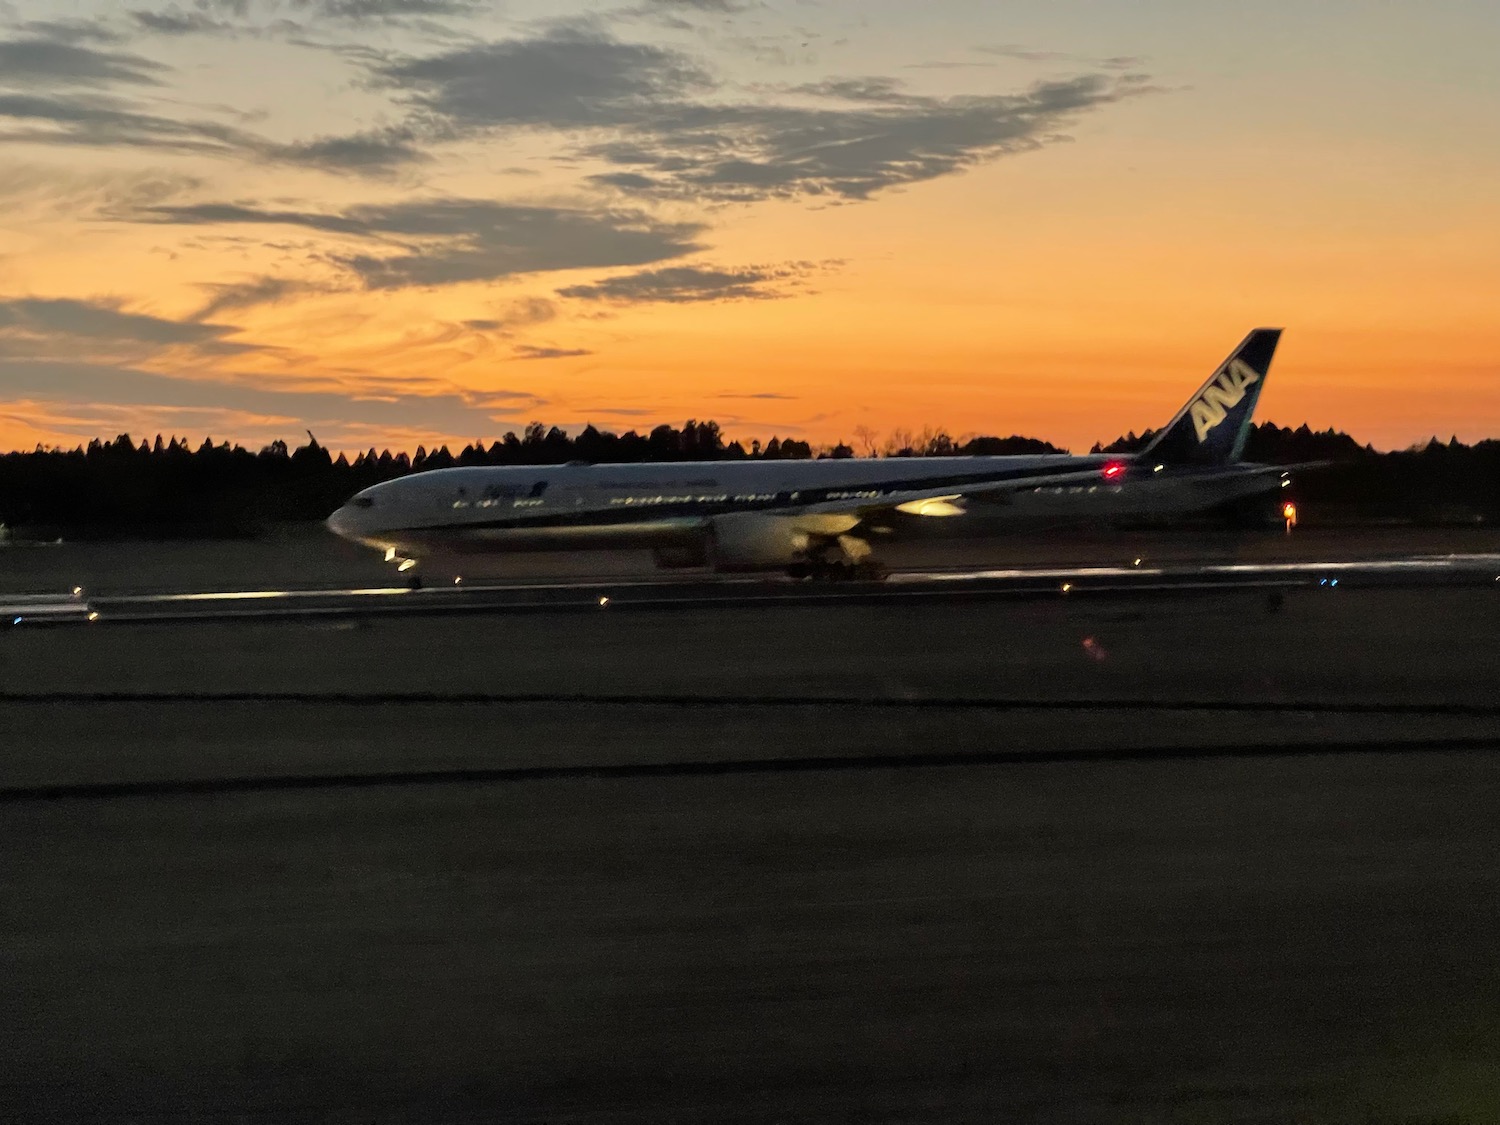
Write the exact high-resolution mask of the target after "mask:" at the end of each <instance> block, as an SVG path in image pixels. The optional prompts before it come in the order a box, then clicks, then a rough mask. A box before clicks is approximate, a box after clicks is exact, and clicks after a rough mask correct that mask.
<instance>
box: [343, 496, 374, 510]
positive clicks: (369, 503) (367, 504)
mask: <svg viewBox="0 0 1500 1125" xmlns="http://www.w3.org/2000/svg"><path fill="white" fill-rule="evenodd" d="M349 503H351V504H353V505H354V506H355V507H356V508H373V507H374V506H375V501H374V500H373V499H371V498H370V497H368V496H356V497H355V498H354V499H353V500H351V501H349Z"/></svg>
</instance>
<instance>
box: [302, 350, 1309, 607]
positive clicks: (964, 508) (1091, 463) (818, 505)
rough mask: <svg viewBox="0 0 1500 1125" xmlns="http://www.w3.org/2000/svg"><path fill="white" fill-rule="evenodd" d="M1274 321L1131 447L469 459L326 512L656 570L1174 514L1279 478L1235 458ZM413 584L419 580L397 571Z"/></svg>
mask: <svg viewBox="0 0 1500 1125" xmlns="http://www.w3.org/2000/svg"><path fill="white" fill-rule="evenodd" d="M1281 333H1282V330H1281V329H1279V328H1257V329H1255V330H1254V331H1252V332H1251V333H1250V334H1249V335H1248V336H1246V337H1245V339H1244V341H1243V342H1241V344H1240V345H1239V347H1237V348H1235V349H1234V351H1233V352H1231V353H1230V355H1229V357H1228V358H1227V359H1226V360H1225V361H1224V362H1223V363H1222V364H1220V365H1219V367H1217V368H1216V369H1215V370H1214V372H1213V374H1212V375H1210V376H1209V378H1208V380H1207V382H1205V383H1204V384H1203V386H1201V387H1199V388H1198V390H1197V392H1196V393H1195V394H1194V395H1193V397H1192V398H1190V399H1189V400H1188V401H1187V403H1186V405H1184V406H1183V407H1182V409H1181V410H1179V411H1178V412H1177V414H1176V415H1175V416H1174V417H1173V418H1172V420H1171V421H1170V422H1168V423H1167V425H1166V427H1165V428H1164V429H1163V430H1162V431H1161V433H1160V434H1159V435H1158V436H1157V437H1156V438H1155V440H1153V441H1152V442H1151V444H1150V445H1149V446H1147V447H1146V448H1145V449H1144V450H1142V451H1141V452H1139V453H1136V454H1134V455H1130V456H1123V455H1116V454H1087V455H1084V456H1073V455H1070V454H1048V455H1044V456H1024V457H895V458H880V459H862V458H839V459H820V460H804V461H759V460H741V461H689V462H672V463H649V464H589V463H586V462H572V463H569V464H566V465H526V466H503V467H501V466H497V467H490V466H478V467H470V468H455V469H438V470H433V471H431V472H425V473H416V474H413V475H411V476H406V477H401V478H399V479H397V480H391V481H385V482H384V483H381V484H377V485H374V486H373V487H371V488H367V489H365V490H364V491H362V492H360V493H359V494H358V495H356V496H354V497H353V498H352V499H350V500H349V502H348V503H346V504H345V505H344V506H343V507H341V508H339V510H338V511H336V512H334V513H333V515H331V516H330V517H329V518H328V521H327V522H328V527H329V529H330V530H332V531H333V532H334V533H335V534H337V535H339V536H342V537H343V538H345V539H350V540H354V541H356V542H359V543H362V544H365V545H367V546H370V547H375V548H377V549H380V550H383V551H384V552H385V556H386V560H387V561H388V562H392V563H394V564H396V565H397V566H398V568H399V569H400V570H402V571H403V572H406V571H412V570H414V569H415V568H416V567H417V566H418V564H419V563H420V562H421V560H423V559H433V558H449V557H452V556H461V555H473V554H483V553H491V552H507V551H567V550H600V549H609V548H615V549H634V550H640V549H646V550H649V551H651V552H652V554H653V557H654V560H655V562H656V564H657V566H658V567H661V568H663V569H675V568H688V567H711V568H712V569H714V570H716V571H721V572H756V571H767V572H770V571H782V572H785V573H787V574H788V575H790V576H791V577H793V578H850V577H867V578H878V577H880V575H881V569H880V565H879V558H878V551H877V549H876V547H877V544H878V543H879V542H880V541H881V539H882V537H886V536H891V535H899V534H900V531H901V528H902V526H903V523H905V522H906V521H909V520H911V519H924V518H944V517H958V516H964V515H966V514H970V513H980V514H983V516H984V517H985V518H986V519H993V520H999V521H1000V522H1002V523H1003V522H1006V521H1010V520H1014V521H1016V522H1018V523H1019V522H1022V521H1025V520H1035V519H1043V520H1046V519H1052V518H1057V517H1082V518H1086V519H1088V518H1100V519H1106V520H1108V519H1116V518H1121V517H1139V516H1159V515H1179V514H1185V513H1192V512H1201V511H1206V510H1209V509H1213V508H1217V507H1219V506H1221V505H1225V504H1228V503H1231V502H1234V501H1239V500H1244V499H1247V498H1251V497H1256V496H1259V495H1261V494H1263V493H1267V492H1271V491H1274V490H1276V489H1278V488H1280V487H1283V486H1284V485H1285V484H1287V483H1289V478H1288V477H1287V473H1286V467H1285V466H1272V465H1256V464H1247V463H1244V462H1242V461H1241V459H1240V458H1241V454H1242V453H1243V451H1244V447H1245V441H1246V438H1247V437H1248V436H1249V432H1250V422H1251V418H1252V417H1253V415H1254V413H1255V407H1256V404H1257V402H1259V400H1260V394H1261V391H1262V390H1263V389H1264V387H1265V383H1266V376H1267V375H1268V374H1269V372H1270V368H1271V359H1272V357H1273V356H1274V355H1275V352H1276V345H1277V344H1278V343H1279V342H1280V339H1281ZM413 579H414V581H413V584H414V585H418V584H420V579H419V578H418V577H416V576H415V575H414V576H413Z"/></svg>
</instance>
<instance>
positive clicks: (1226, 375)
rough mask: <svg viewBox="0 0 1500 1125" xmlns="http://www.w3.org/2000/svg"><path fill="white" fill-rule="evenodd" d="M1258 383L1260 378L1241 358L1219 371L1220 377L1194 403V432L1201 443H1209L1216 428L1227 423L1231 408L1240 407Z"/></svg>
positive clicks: (1233, 360)
mask: <svg viewBox="0 0 1500 1125" xmlns="http://www.w3.org/2000/svg"><path fill="white" fill-rule="evenodd" d="M1258 382H1260V375H1259V373H1257V372H1256V370H1255V368H1253V367H1251V366H1250V365H1249V364H1248V363H1246V362H1245V361H1244V360H1242V359H1231V360H1230V361H1229V363H1228V364H1226V365H1225V367H1224V370H1223V371H1221V372H1219V377H1218V378H1217V379H1215V380H1214V381H1213V382H1212V383H1210V384H1209V385H1208V387H1207V388H1205V390H1204V391H1203V393H1202V394H1201V395H1199V396H1198V400H1197V401H1196V402H1194V403H1193V406H1192V410H1191V414H1192V417H1193V429H1194V430H1196V431H1197V433H1198V440H1199V441H1207V440H1208V435H1209V434H1210V433H1211V432H1212V431H1213V428H1214V427H1215V426H1217V425H1218V424H1219V423H1220V422H1222V421H1224V418H1225V415H1227V414H1228V413H1229V411H1230V410H1231V409H1233V408H1234V407H1236V406H1238V405H1239V404H1240V400H1241V399H1242V398H1244V397H1245V391H1246V389H1247V388H1248V387H1249V386H1250V385H1251V384H1252V383H1258Z"/></svg>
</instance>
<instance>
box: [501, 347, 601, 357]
mask: <svg viewBox="0 0 1500 1125" xmlns="http://www.w3.org/2000/svg"><path fill="white" fill-rule="evenodd" d="M593 354H594V353H593V352H591V351H589V349H588V348H548V347H540V346H538V345H535V344H518V345H517V346H516V349H515V352H514V355H515V358H516V359H572V358H573V357H574V356H581V355H593Z"/></svg>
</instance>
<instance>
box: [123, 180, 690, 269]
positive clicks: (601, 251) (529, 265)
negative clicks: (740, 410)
mask: <svg viewBox="0 0 1500 1125" xmlns="http://www.w3.org/2000/svg"><path fill="white" fill-rule="evenodd" d="M121 217H122V218H131V219H134V220H136V221H141V222H152V223H163V224H177V225H209V226H228V225H236V224H239V225H246V224H250V225H279V226H293V227H304V228H307V229H309V230H315V231H321V232H323V233H325V234H335V235H347V236H352V237H354V238H358V239H366V240H378V241H380V242H382V243H385V244H389V245H391V246H393V247H395V248H396V249H395V252H394V253H387V254H381V253H375V252H357V251H338V250H334V251H329V252H328V253H327V255H326V257H327V259H328V260H329V261H330V262H332V263H333V264H335V265H337V266H339V267H340V268H342V269H344V270H346V271H348V272H349V273H351V274H352V275H354V277H355V278H357V279H358V281H359V282H360V284H361V285H363V286H364V287H366V288H370V289H398V288H407V287H412V286H439V285H452V284H457V283H460V282H469V281H494V280H497V279H500V278H507V277H516V276H520V275H524V274H531V273H543V272H549V271H553V270H571V269H589V268H599V267H606V266H633V265H644V264H646V263H650V262H659V261H663V260H667V259H671V258H678V257H682V256H684V255H686V254H688V253H691V252H693V251H696V250H698V249H700V246H699V244H698V243H697V242H696V241H695V239H696V236H697V235H698V234H699V233H700V232H701V231H702V230H703V227H702V225H701V224H697V223H673V222H664V221H661V220H658V219H655V218H653V217H651V216H650V215H647V214H645V213H644V212H640V211H621V210H599V211H587V210H583V209H579V208H567V207H546V206H523V205H518V204H504V203H495V202H491V201H489V200H478V199H419V200H411V201H408V202H405V203H395V204H379V205H367V206H360V207H354V208H350V209H349V210H347V211H343V212H317V211H295V210H282V209H269V208H260V207H255V206H250V205H245V204H238V203H204V204H195V205H191V206H162V207H148V208H142V209H139V210H137V211H135V212H132V213H131V214H129V215H125V216H121Z"/></svg>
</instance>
